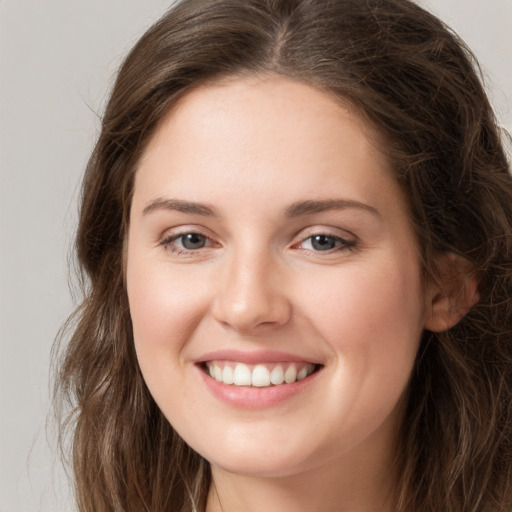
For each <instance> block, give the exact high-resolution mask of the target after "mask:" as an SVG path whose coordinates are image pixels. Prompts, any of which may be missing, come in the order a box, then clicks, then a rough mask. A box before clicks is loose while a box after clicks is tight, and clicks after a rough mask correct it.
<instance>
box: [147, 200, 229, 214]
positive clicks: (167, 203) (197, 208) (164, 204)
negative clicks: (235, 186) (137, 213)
mask: <svg viewBox="0 0 512 512" xmlns="http://www.w3.org/2000/svg"><path fill="white" fill-rule="evenodd" d="M158 210H167V211H176V212H181V213H191V214H195V215H203V216H205V217H220V215H219V213H218V212H217V210H216V209H215V208H214V207H213V206H210V205H209V204H206V203H196V202H194V201H183V200H181V199H164V198H161V197H158V198H157V199H154V200H153V201H150V202H149V203H148V204H147V205H146V207H145V208H144V210H143V211H142V213H143V214H144V215H149V214H150V213H152V212H154V211H158Z"/></svg>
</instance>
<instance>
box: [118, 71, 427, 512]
mask: <svg viewBox="0 0 512 512" xmlns="http://www.w3.org/2000/svg"><path fill="white" fill-rule="evenodd" d="M368 134H369V129H368V128H367V127H365V125H364V124H363V123H362V121H361V120H360V119H359V118H358V117H357V116H356V114H355V113H354V112H352V111H351V110H350V109H348V108H346V107H344V106H342V105H340V104H339V103H337V102H335V101H334V100H333V99H332V98H331V97H329V96H328V95H326V94H325V93H323V92H320V91H318V90H316V89H314V88H311V87H309V86H307V85H304V84H300V83H297V82H293V81H290V80H285V79H268V78H267V79H254V78H253V79H250V80H249V79H237V80H232V81H226V82H223V83H219V84H213V85H208V86H203V87H200V88H198V89H196V90H194V91H193V92H191V93H189V94H188V95H187V96H185V97H184V98H183V99H181V101H180V103H179V104H178V105H177V107H176V108H175V109H174V110H173V111H172V112H171V113H170V115H169V116H168V118H167V119H166V120H165V122H164V123H163V124H162V125H161V127H160V128H159V130H158V132H157V133H156V135H155V136H154V138H153V140H152V141H151V143H150V144H149V146H148V148H147V150H146V153H145V156H144V158H143V160H142V162H141V165H140V168H139V170H138V171H137V175H136V180H135V189H134V196H133V204H132V210H131V218H130V227H129V238H128V250H127V285H128V296H129V302H130V311H131V315H132V321H133V330H134V339H135V346H136V350H137V355H138V359H139V363H140V366H141V369H142V372H143V374H144V378H145V379H146V382H147V385H148V387H149V389H150V391H151V393H152V395H153V397H154V398H155V400H156V402H157V403H158V405H159V407H160V408H161V409H162V411H163V413H164V414H165V416H166V417H167V418H168V420H169V421H170V422H171V424H172V425H173V426H174V428H175V429H176V430H177V431H178V432H179V433H180V435H181V436H182V437H183V438H184V439H185V441H186V442H187V443H188V444H189V445H190V446H191V447H193V448H194V449H195V450H196V451H197V452H199V453H200V454H201V455H203V456H204V457H205V458H206V459H207V460H209V461H210V462H211V463H212V467H213V474H214V479H215V480H216V481H217V482H218V486H219V488H222V483H223V482H224V484H225V485H224V487H225V488H227V487H229V485H228V483H229V481H230V478H232V479H234V478H236V477H237V475H238V476H240V475H243V476H244V479H245V480H244V481H246V482H247V481H248V480H247V479H253V480H254V481H256V480H257V479H262V478H264V479H266V480H267V481H268V478H271V479H274V481H277V480H279V479H281V480H282V481H285V480H286V481H287V482H300V481H301V478H302V477H303V475H305V474H307V475H308V478H309V480H308V481H310V482H312V481H314V475H315V474H317V475H322V479H323V480H324V481H329V482H330V481H331V480H329V478H331V477H332V478H337V479H339V480H340V481H344V482H345V483H346V485H343V484H342V483H340V485H339V487H338V488H336V489H338V490H336V491H334V490H331V489H332V487H333V486H330V487H329V491H326V492H324V494H325V496H324V497H323V498H322V499H324V500H329V499H331V501H324V502H323V503H324V506H325V507H326V508H325V509H324V510H330V509H329V507H328V505H325V503H334V502H336V503H338V506H340V505H339V501H335V497H333V496H327V495H328V494H329V492H331V494H332V493H333V492H338V491H339V489H344V490H345V491H346V490H347V489H350V493H351V494H350V497H347V502H346V503H351V504H352V505H353V506H354V507H355V506H360V507H361V508H358V509H357V510H365V508H364V506H367V507H369V506H370V505H374V504H375V503H379V501H378V499H377V498H379V493H380V494H382V493H383V492H384V491H383V489H388V490H389V485H390V482H389V479H390V478H391V476H390V475H391V472H390V471H389V464H390V457H391V451H392V446H393V438H394V435H395V434H396V429H397V423H398V421H399V419H400V413H401V409H400V406H399V404H400V402H399V400H400V397H401V396H402V394H403V392H404V390H405V389H406V386H407V382H408V379H409V376H410V373H411V370H412V367H413V363H414V358H415V355H416V352H417V349H418V344H419V340H420V336H421V333H422V330H423V328H424V323H425V311H426V299H425V297H424V295H425V294H424V291H423V285H422V281H421V275H420V265H419V261H418V256H417V247H416V243H415V239H414V236H413V233H412V228H411V225H410V220H409V218H408V214H407V210H406V207H405V204H404V199H403V197H402V194H401V191H400V188H399V186H398V184H397V183H396V181H395V179H394V178H393V175H392V172H391V170H390V169H389V168H388V164H387V162H386V160H385V159H384V157H383V156H382V154H381V153H380V152H379V151H378V150H377V149H376V147H375V146H374V145H373V144H372V142H371V137H370V136H369V135H368ZM155 198H176V199H179V200H182V201H189V202H199V203H205V204H207V205H210V206H212V207H213V208H214V209H215V212H216V215H209V216H205V215H201V214H198V213H189V212H182V211H181V212H180V211H171V210H166V209H155V210H154V211H152V212H151V213H146V214H144V213H143V211H144V208H145V207H146V206H147V205H148V204H149V203H150V202H151V201H153V200H154V199H155ZM339 198H342V199H347V200H351V201H357V202H359V203H363V204H366V205H369V206H371V208H373V209H375V210H376V211H377V212H378V213H372V212H371V211H367V210H364V209H362V208H344V209H335V210H326V211H321V212H317V213H313V214H308V215H299V216H297V217H289V216H286V215H285V214H284V213H283V212H285V211H286V209H287V208H288V207H289V206H290V205H291V204H293V203H295V202H298V201H305V200H325V199H339ZM185 233H199V234H201V235H202V238H201V240H202V241H203V242H204V245H203V246H202V247H201V243H200V244H199V246H198V245H197V244H196V245H191V247H193V248H192V249H190V250H187V249H186V247H184V239H183V238H176V237H177V236H178V235H180V234H181V235H183V234H185ZM315 235H328V236H329V237H331V238H329V240H338V241H339V240H340V239H341V240H346V241H349V242H350V244H349V245H343V244H342V243H339V242H337V243H336V246H335V247H334V249H331V250H328V251H322V250H316V249H315V247H318V246H313V245H312V239H311V237H312V236H315ZM170 239H172V241H171V242H169V240H170ZM163 241H167V242H166V243H162V242H163ZM193 241H194V242H197V239H194V240H193ZM218 349H226V350H230V349H234V350H242V351H244V350H247V351H254V350H263V349H264V350H279V351H284V352H288V353H292V354H295V355H297V356H300V357H303V358H304V359H305V360H314V361H321V362H322V364H323V369H322V371H321V374H319V375H318V378H317V379H316V381H315V382H314V383H313V384H312V385H310V386H308V387H307V388H306V389H305V391H304V392H302V393H299V394H297V395H296V396H293V397H291V398H290V399H288V400H285V401H284V402H282V403H280V404H278V405H276V406H274V407H269V408H266V409H258V410H248V409H244V408H240V407H233V406H230V405H229V404H226V403H222V402H220V401H219V400H218V399H217V398H216V397H214V396H213V395H212V394H211V393H210V392H209V391H208V390H207V389H206V388H205V386H204V383H203V382H202V380H201V378H199V377H200V375H199V373H198V368H197V366H196V365H195V364H194V362H195V361H197V359H198V358H200V357H201V355H202V354H205V353H207V352H209V351H213V350H218ZM386 479H387V480H386ZM362 481H364V486H363V487H361V482H362ZM349 484H350V485H349ZM319 485H320V484H319ZM363 491H364V492H363ZM322 492H323V491H322ZM339 492H341V491H339ZM346 492H348V491H346ZM365 493H366V494H365ZM298 494H299V493H298ZM298 494H297V495H298ZM363 495H365V496H366V500H367V501H364V499H363V498H361V496H363ZM276 499H277V498H276ZM360 499H363V501H357V500H360ZM380 499H382V496H380ZM350 500H353V501H350ZM354 500H355V501H354ZM372 500H373V501H372ZM354 503H355V504H357V505H354ZM265 506H266V505H265ZM333 507H334V505H333ZM211 509H212V510H213V505H212V508H211ZM246 510H249V509H246ZM267 510H270V508H267ZM276 510H277V508H276ZM297 510H299V509H297ZM304 510H306V509H304ZM319 510H320V509H319ZM333 510H334V508H333ZM338 510H341V508H339V509H338Z"/></svg>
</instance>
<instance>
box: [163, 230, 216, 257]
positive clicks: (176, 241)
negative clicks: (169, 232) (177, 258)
mask: <svg viewBox="0 0 512 512" xmlns="http://www.w3.org/2000/svg"><path fill="white" fill-rule="evenodd" d="M161 245H163V246H164V247H165V248H166V249H168V250H169V251H171V252H175V253H178V254H181V253H184V252H193V251H197V250H199V249H203V248H205V247H210V246H211V245H213V243H212V241H211V240H210V239H209V238H208V237H207V236H205V235H202V234H201V233H195V232H190V233H180V234H178V235H173V236H170V237H168V238H166V239H165V240H163V241H162V242H161Z"/></svg>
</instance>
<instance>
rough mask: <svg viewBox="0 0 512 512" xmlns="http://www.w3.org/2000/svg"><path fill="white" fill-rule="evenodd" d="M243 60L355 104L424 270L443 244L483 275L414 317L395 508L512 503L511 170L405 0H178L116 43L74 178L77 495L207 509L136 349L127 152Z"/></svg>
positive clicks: (492, 128) (70, 383) (459, 48)
mask: <svg viewBox="0 0 512 512" xmlns="http://www.w3.org/2000/svg"><path fill="white" fill-rule="evenodd" d="M252 73H256V74H277V75H282V76H287V77H290V78H292V79H295V80H299V81H301V82H305V83H308V84H310V85H313V86H315V87H318V88H320V89H322V90H324V91H326V92H328V93H329V94H332V95H335V96H336V97H339V98H342V99H343V100H344V101H348V102H350V103H351V104H352V105H354V107H355V108H357V109H358V110H359V111H360V112H361V114H362V115H364V116H365V117H366V118H367V119H368V120H369V121H370V122H371V123H372V124H373V126H374V127H375V128H376V129H377V131H378V132H379V133H380V134H381V135H382V140H385V141H386V143H385V147H383V150H384V151H385V153H386V155H387V157H388V158H389V160H390V162H391V163H392V167H393V168H394V169H395V171H396V176H397V179H398V180H399V182H400V183H401V184H402V186H403V189H404V191H405V194H406V196H407V198H408V200H409V205H410V211H411V217H412V220H413V223H414V226H415V229H416V234H417V237H418V241H419V245H420V247H421V253H422V254H421V256H422V262H423V267H424V272H425V278H426V279H433V278H435V277H436V273H437V269H436V268H435V266H434V265H433V262H434V261H436V256H437V255H439V254H443V253H455V254H458V255H461V256H463V257H464V258H465V260H467V261H468V262H470V264H471V267H472V271H473V272H474V273H476V274H477V275H478V278H479V294H480V300H479V302H478V304H477V305H476V306H475V307H474V308H472V310H471V311H470V312H469V313H468V314H467V315H466V316H465V317H464V318H463V319H462V320H461V321H460V322H459V323H458V324H457V325H456V326H455V327H453V328H452V329H449V330H447V331H445V332H441V333H432V332H425V333H424V337H423V340H422V344H421V349H420V352H419V354H418V358H417V362H416V367H415V369H414V372H413V375H412V380H411V384H410V387H409V389H408V392H407V397H406V399H407V408H406V414H405V418H404V423H403V428H402V431H401V433H400V440H399V443H400V450H399V453H397V462H398V465H399V466H398V467H399V472H400V478H401V480H400V486H399V489H398V490H397V495H396V510H397V511H409V512H410V511H414V512H439V511H441V510H442V511H444V512H487V511H488V512H498V511H505V510H510V508H509V507H512V446H511V443H512V408H511V399H512V379H511V368H512V366H511V363H512V357H511V356H512V302H511V301H512V179H511V177H510V174H509V169H508V164H507V161H506V157H505V155H504V152H503V148H502V141H501V137H500V132H499V129H498V128H497V125H496V121H495V119H494V116H493V113H492V110H491V108H490V106H489V103H488V100H487V97H486V95H485V93H484V90H483V87H482V85H481V81H480V78H479V73H478V67H477V65H476V63H475V60H474V58H473V55H472V54H471V52H470V51H469V50H468V48H467V47H466V46H465V45H464V43H463V42H462V41H460V39H459V38H458V37H457V36H456V35H455V34H453V33H452V32H451V31H450V30H449V29H448V28H447V27H445V26H444V25H443V23H442V22H440V21H439V20H438V19H437V18H435V17H434V16H432V15H431V14H429V13H428V12H426V11H425V10H423V9H422V8H420V7H419V6H417V5H415V4H414V3H412V2H410V1H408V0H365V1H361V0H184V1H182V2H180V3H178V4H177V5H176V6H174V7H173V8H172V9H171V10H170V11H169V12H168V13H167V14H166V15H165V16H164V17H163V18H162V19H161V20H160V21H158V22H157V23H156V24H155V25H154V26H153V27H152V28H150V29H149V30H148V32H147V33H146V34H145V35H144V36H143V37H142V38H141V39H140V41H139V42H138V43H137V44H136V46H135V47H134V48H133V50H132V51H131V52H130V54H129V55H128V57H127V58H126V60H125V62H124V64H123V65H122V67H121V69H120V71H119V75H118V77H117V81H116V83H115V85H114V88H113V90H112V93H111V97H110V100H109V103H108V105H107V108H106V112H105V115H104V117H103V124H102V130H101V134H100V137H99V140H98V142H97V145H96V147H95V149H94V152H93V154H92V156H91V158H90V161H89V164H88V166H87V170H86V174H85V178H84V182H83V189H82V203H81V215H80V223H79V227H78V233H77V238H76V253H77V257H78V263H79V266H80V269H81V271H82V277H83V283H84V300H83V303H82V304H81V305H80V306H79V308H78V309H77V311H76V312H75V314H74V315H73V316H72V318H71V319H70V320H69V322H68V324H67V330H66V331H65V332H67V333H69V337H70V339H69V343H67V344H66V346H64V345H63V346H62V348H61V352H60V354H61V356H60V360H59V362H58V364H59V373H58V376H57V382H56V397H57V400H58V401H59V403H60V404H61V411H62V410H66V411H68V414H67V415H64V412H63V413H62V414H63V416H62V418H63V419H62V426H63V432H65V431H67V432H68V433H69V434H71V436H70V438H69V439H70V441H71V448H72V465H73V471H74V476H75V488H76V497H77V502H78V506H79V509H80V510H81V511H83V512H86V511H87V512H92V511H94V512H107V511H111V512H113V511H117V512H120V511H123V512H141V511H152V512H163V511H173V512H174V511H183V512H185V511H192V510H197V511H201V510H203V509H204V506H205V500H206V493H207V491H208V487H209V483H210V482H209V478H210V476H209V475H210V474H209V466H208V463H207V462H206V461H204V460H203V459H202V458H201V456H200V455H198V454H196V453H195V452H194V451H193V450H191V449H190V448H189V447H188V446H187V445H186V444H185V443H184V442H183V441H182V440H181V439H180V438H179V436H178V435H177V434H176V433H175V432H174V430H173V428H172V426H171V425H170V424H169V423H168V421H167V420H166V419H165V418H164V416H163V415H162V413H161V412H160V411H159V409H158V408H157V406H156V404H155V403H154V401H153V399H152V398H151V396H150V394H149V392H148V390H147V388H146V386H145V384H144V381H143V378H142V376H141V372H140V370H139V367H138V364H137V359H136V355H135V351H134V347H133V339H132V331H131V322H130V313H129V309H128V304H127V297H126V290H125V286H124V280H123V243H124V240H125V233H126V227H127V219H128V215H129V209H130V201H131V194H132V188H133V178H134V173H135V169H136V166H137V162H138V161H139V159H140V157H141V155H142V153H143V152H144V149H145V147H146V145H147V143H148V141H149V140H150V138H151V136H152V134H153V133H154V131H155V129H156V127H157V126H158V123H159V122H160V121H161V120H162V118H163V117H164V115H165V114H166V113H167V112H168V111H169V109H170V108H171V106H172V105H173V104H175V103H176V101H177V100H178V98H179V97H181V96H182V95H183V94H185V93H186V92H187V91H188V90H190V89H191V88H192V87H195V86H197V85H198V84H199V83H204V82H205V81H207V80H215V79H221V78H223V77H229V76H233V75H244V74H252ZM62 404H68V405H69V410H68V409H66V408H65V409H62V407H63V406H62ZM65 427H68V428H67V430H66V429H65ZM63 439H66V437H65V434H64V433H63Z"/></svg>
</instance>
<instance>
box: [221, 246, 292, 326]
mask: <svg viewBox="0 0 512 512" xmlns="http://www.w3.org/2000/svg"><path fill="white" fill-rule="evenodd" d="M224 265H225V268H224V269H223V272H220V273H219V276H218V277H219V279H220V283H219V286H218V287H217V290H218V293H217V296H216V298H215V316H216V318H217V320H218V321H220V322H222V323H223V324H225V325H229V326H231V327H232V328H233V329H235V330H237V331H242V332H250V331H253V330H261V329H264V328H270V327H276V326H278V325H283V324H284V323H286V322H287V321H288V318H289V315H290V312H291V307H290V304H289V301H288V299H287V298H286V296H285V293H284V290H283V288H282V286H280V285H279V274H280V272H279V262H278V261H277V259H276V257H275V256H274V255H273V254H272V252H271V251H270V250H269V249H268V248H264V249H262V248H259V247H254V244H246V245H245V247H240V248H238V249H236V250H233V252H232V253H231V254H230V256H229V257H228V258H227V259H226V261H225V262H224Z"/></svg>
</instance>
